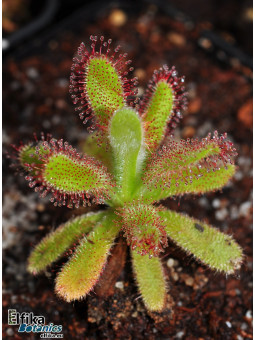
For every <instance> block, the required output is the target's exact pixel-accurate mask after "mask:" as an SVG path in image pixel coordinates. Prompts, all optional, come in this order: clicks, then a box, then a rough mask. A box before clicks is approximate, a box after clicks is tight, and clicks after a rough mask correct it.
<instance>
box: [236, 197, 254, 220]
mask: <svg viewBox="0 0 255 340" xmlns="http://www.w3.org/2000/svg"><path fill="white" fill-rule="evenodd" d="M251 205H252V204H251V202H248V201H247V202H244V203H242V204H241V205H240V209H239V214H240V216H243V217H247V216H249V213H250V208H251Z"/></svg>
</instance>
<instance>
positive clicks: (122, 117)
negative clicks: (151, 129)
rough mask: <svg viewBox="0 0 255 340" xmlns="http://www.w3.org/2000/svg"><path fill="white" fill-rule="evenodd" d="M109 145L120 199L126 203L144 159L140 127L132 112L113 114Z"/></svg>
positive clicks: (125, 110) (128, 110)
mask: <svg viewBox="0 0 255 340" xmlns="http://www.w3.org/2000/svg"><path fill="white" fill-rule="evenodd" d="M110 144H111V146H112V150H113V158H114V174H115V177H116V181H117V185H118V186H119V188H120V190H119V192H120V197H121V199H122V200H123V201H128V200H129V198H130V196H131V194H132V192H133V191H134V189H135V187H136V185H137V178H138V174H139V172H140V170H141V164H142V161H143V159H144V149H143V146H142V126H141V122H140V119H139V117H138V116H137V114H136V113H135V111H134V110H132V109H128V108H123V109H121V110H118V111H117V112H116V113H115V114H114V116H113V118H112V121H111V125H110Z"/></svg>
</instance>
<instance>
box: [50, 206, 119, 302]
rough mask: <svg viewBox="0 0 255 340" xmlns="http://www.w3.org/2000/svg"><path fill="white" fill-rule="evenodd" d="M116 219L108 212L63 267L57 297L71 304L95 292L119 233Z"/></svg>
mask: <svg viewBox="0 0 255 340" xmlns="http://www.w3.org/2000/svg"><path fill="white" fill-rule="evenodd" d="M115 219H116V215H115V214H114V213H112V212H108V213H107V214H106V217H105V219H103V220H102V221H101V223H100V224H99V225H97V227H96V228H95V230H94V231H93V232H92V233H90V234H89V235H88V237H87V238H85V239H83V241H82V242H81V243H80V245H79V247H77V249H76V252H75V254H74V255H73V256H72V257H71V258H70V260H69V261H68V262H67V263H66V264H65V265H64V266H63V267H62V270H61V272H60V273H59V274H58V276H57V278H56V286H55V291H56V293H57V294H58V296H60V297H61V298H63V299H64V300H66V301H68V302H70V301H73V300H79V299H81V298H83V297H85V296H86V295H87V294H88V293H89V292H90V291H91V289H93V287H94V285H95V284H96V283H97V281H98V279H99V277H100V274H101V272H102V271H103V269H104V266H105V264H106V260H107V257H108V255H109V252H110V249H111V247H112V245H113V243H114V239H115V238H116V236H117V235H118V233H119V230H120V228H119V226H118V224H117V223H115Z"/></svg>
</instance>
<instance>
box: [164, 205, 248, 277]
mask: <svg viewBox="0 0 255 340" xmlns="http://www.w3.org/2000/svg"><path fill="white" fill-rule="evenodd" d="M159 215H160V216H161V218H163V219H164V221H165V223H166V232H167V234H168V236H169V237H170V238H171V239H172V240H173V241H174V242H175V243H176V244H177V245H178V246H180V247H181V248H183V249H184V250H185V251H186V252H187V253H188V254H193V256H194V257H195V258H196V259H198V260H199V261H201V262H202V263H204V264H206V265H208V266H209V267H210V268H212V269H215V270H217V271H222V272H225V273H227V274H233V273H234V272H235V271H236V270H237V269H239V268H240V266H241V263H242V257H243V255H242V250H241V248H240V247H239V245H238V244H237V243H236V242H235V241H234V240H233V238H232V237H231V236H229V235H226V234H224V233H222V232H220V231H218V230H217V229H216V228H213V227H211V226H209V225H207V224H206V223H203V222H201V221H199V220H196V219H193V218H190V217H188V216H184V215H181V214H179V213H176V212H173V211H170V210H165V211H161V212H159Z"/></svg>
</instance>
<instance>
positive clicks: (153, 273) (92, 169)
mask: <svg viewBox="0 0 255 340" xmlns="http://www.w3.org/2000/svg"><path fill="white" fill-rule="evenodd" d="M91 41H92V45H91V49H89V48H87V47H85V44H83V43H82V44H81V45H80V47H79V49H78V52H77V55H76V56H75V58H74V59H73V62H74V63H73V66H72V73H71V79H70V81H71V85H70V92H71V96H72V99H73V102H74V104H75V105H76V110H77V111H79V113H80V118H81V119H83V121H84V123H86V122H87V121H88V120H89V119H90V118H92V120H91V121H90V126H89V130H90V131H94V130H95V129H96V131H94V133H93V135H92V136H91V137H88V139H87V145H86V146H85V147H84V150H83V151H85V154H84V155H81V154H79V153H78V152H77V151H76V150H75V149H74V148H73V147H71V146H70V145H69V144H68V143H67V142H65V143H64V142H63V140H55V139H53V138H51V137H50V136H47V137H46V138H45V137H44V135H42V138H41V140H39V141H38V140H37V139H36V142H35V143H29V144H28V145H21V146H20V147H14V149H15V150H16V154H17V155H16V159H17V160H18V161H19V164H20V165H19V167H20V166H21V167H22V168H23V169H24V170H25V171H26V172H27V176H26V179H27V180H28V181H29V186H30V187H31V188H35V191H38V192H39V193H40V196H42V197H44V196H46V195H47V194H51V199H50V200H51V201H52V202H54V205H55V206H57V205H58V206H61V205H67V206H68V207H70V208H78V207H79V206H80V203H81V202H82V203H83V205H86V204H88V205H90V204H91V203H96V204H105V205H106V206H107V207H105V208H106V209H105V210H102V211H101V212H98V213H95V214H87V215H81V216H80V217H77V218H75V219H73V220H71V221H70V222H67V223H65V224H63V225H62V226H60V227H59V228H57V229H56V230H55V231H54V232H52V233H50V234H49V235H48V236H46V237H45V238H44V239H43V240H42V241H41V242H40V243H39V245H37V246H36V247H35V249H34V251H33V252H32V253H31V255H30V258H29V265H28V270H29V271H30V272H32V273H34V274H36V273H39V272H41V271H43V270H45V269H46V268H47V267H48V266H49V265H50V264H51V263H52V262H55V261H56V260H58V259H59V258H60V257H61V256H64V255H67V254H70V253H71V254H72V256H71V257H70V259H69V260H68V262H67V263H66V264H64V265H63V267H62V269H61V271H60V272H59V274H58V276H57V278H56V289H55V290H56V293H57V295H58V296H59V297H61V298H63V299H65V300H66V301H69V302H70V301H73V300H79V299H81V298H84V297H85V296H86V295H87V294H88V293H90V292H91V291H93V288H94V286H95V284H96V283H97V281H98V280H99V278H100V274H101V273H102V271H103V270H104V267H105V264H106V261H107V257H108V256H109V255H110V252H111V248H112V246H113V245H114V242H115V239H116V237H117V236H118V235H119V233H120V234H121V237H125V238H126V239H127V243H128V245H129V246H130V248H131V258H132V265H133V271H134V275H135V278H136V282H137V285H138V290H139V293H140V294H141V296H142V298H143V301H144V304H145V306H146V307H147V308H148V309H149V310H150V311H152V312H161V311H162V310H163V309H164V308H165V305H166V298H167V285H166V279H165V276H164V271H163V267H162V264H161V262H160V258H159V255H160V254H161V253H162V252H163V251H164V248H166V246H167V244H168V238H170V239H171V240H173V241H174V242H175V243H176V244H177V245H178V246H180V247H181V248H182V249H184V250H185V251H186V252H187V253H188V255H193V256H194V257H195V258H196V259H197V260H199V261H200V262H201V263H203V264H205V265H207V266H208V267H209V268H212V269H214V270H216V271H219V272H224V273H226V274H232V273H234V272H235V271H236V270H237V269H239V268H240V265H241V263H242V258H243V255H242V251H241V249H240V247H239V246H238V245H237V243H236V242H235V241H234V240H233V239H232V237H231V236H228V235H225V234H223V233H221V232H219V231H218V230H217V229H214V228H212V227H211V226H209V225H208V224H206V223H204V222H200V221H198V220H195V219H192V218H189V217H187V216H183V215H180V214H178V213H176V212H172V211H169V210H167V209H166V208H162V206H160V207H156V206H154V205H152V204H153V203H157V202H159V201H160V200H161V199H165V198H168V197H169V196H176V195H184V194H186V193H187V194H203V193H205V192H207V191H211V190H216V189H219V188H222V187H223V186H224V185H225V184H226V183H227V182H228V180H229V179H230V178H231V177H232V176H233V174H234V172H235V165H234V163H233V157H234V156H235V155H236V151H235V149H234V147H233V144H232V143H231V142H230V141H228V140H226V136H225V135H222V136H218V133H215V134H214V135H213V137H212V138H211V135H208V137H206V138H204V139H202V141H198V140H197V139H194V140H193V139H192V140H187V141H183V140H181V141H180V142H175V141H174V140H173V139H172V131H173V129H174V128H175V126H176V124H177V123H178V121H179V119H180V118H181V116H182V113H181V110H182V109H184V108H185V106H186V94H185V91H184V87H183V80H184V78H183V77H177V71H176V70H175V68H174V67H173V68H171V69H168V67H167V66H164V67H163V69H160V70H159V71H156V72H155V73H154V75H153V78H152V81H151V82H150V83H149V86H148V89H147V91H146V93H145V96H144V98H143V99H142V100H141V103H140V104H139V105H137V103H138V99H134V98H133V97H134V95H135V92H136V90H135V85H136V79H135V78H133V79H131V80H129V79H128V78H127V75H128V72H129V71H132V68H130V67H129V64H130V61H125V60H126V59H125V58H126V54H118V52H119V47H117V48H116V49H115V50H114V51H113V52H112V51H111V48H110V45H111V40H108V41H107V42H105V41H104V38H103V37H101V38H100V39H99V41H98V39H97V37H93V36H92V37H91ZM91 123H92V124H91ZM93 142H95V145H93ZM70 248H71V251H70ZM74 248H75V249H74Z"/></svg>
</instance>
